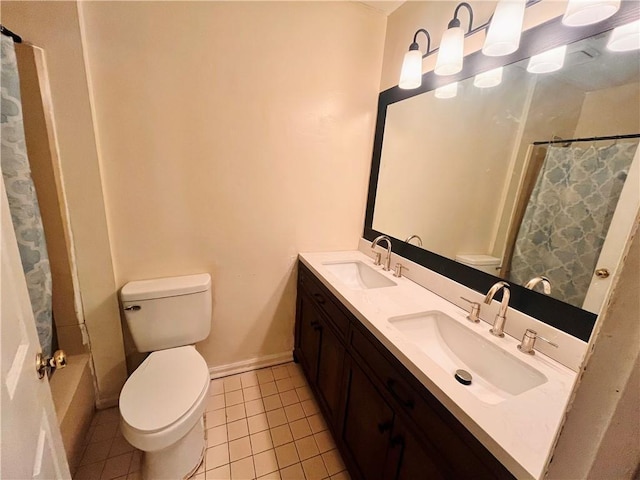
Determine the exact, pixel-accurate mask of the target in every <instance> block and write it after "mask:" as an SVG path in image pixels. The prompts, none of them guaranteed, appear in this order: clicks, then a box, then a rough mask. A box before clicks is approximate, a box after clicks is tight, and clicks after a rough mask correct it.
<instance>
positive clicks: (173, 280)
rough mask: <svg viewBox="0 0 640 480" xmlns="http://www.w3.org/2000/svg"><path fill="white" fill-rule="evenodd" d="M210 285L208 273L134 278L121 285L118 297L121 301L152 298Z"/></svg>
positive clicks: (181, 293) (200, 289) (196, 289)
mask: <svg viewBox="0 0 640 480" xmlns="http://www.w3.org/2000/svg"><path fill="white" fill-rule="evenodd" d="M210 287H211V275H209V274H208V273H199V274H197V275H184V276H181V277H167V278H154V279H151V280H136V281H133V282H129V283H127V284H126V285H125V286H124V287H122V290H121V291H120V298H122V301H123V302H130V301H134V300H152V299H154V298H165V297H174V296H177V295H188V294H190V293H199V292H204V291H206V290H207V289H208V288H210Z"/></svg>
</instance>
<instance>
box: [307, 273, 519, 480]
mask: <svg viewBox="0 0 640 480" xmlns="http://www.w3.org/2000/svg"><path fill="white" fill-rule="evenodd" d="M298 271H299V277H298V302H297V312H296V344H295V351H294V356H295V358H296V360H298V361H299V362H300V363H301V364H302V367H303V370H304V371H305V374H306V376H307V379H308V380H309V384H310V385H311V388H312V389H313V390H314V393H315V394H316V397H317V398H318V400H319V404H320V408H321V409H322V411H323V413H324V415H325V417H326V419H327V420H328V424H329V427H330V428H331V430H332V433H333V436H334V438H335V439H336V444H337V446H338V448H339V449H340V452H341V453H342V456H343V459H344V461H345V463H346V465H347V467H348V469H349V472H350V474H351V476H352V477H353V478H354V479H360V480H420V479H425V480H426V479H429V480H437V479H458V478H474V479H494V478H505V479H507V478H510V479H512V478H514V477H513V476H512V475H511V474H510V473H509V471H508V470H507V469H506V468H505V467H504V466H503V465H502V464H501V463H500V462H499V461H498V460H497V459H496V458H495V457H494V456H493V455H492V454H491V453H490V452H489V451H488V450H487V449H486V448H485V447H484V446H483V445H482V444H481V443H480V442H479V441H478V440H477V439H476V438H475V437H474V436H473V435H472V434H471V433H470V432H469V431H468V430H467V429H466V428H465V427H464V426H463V425H462V424H461V423H460V422H459V421H458V420H457V419H456V418H455V417H454V416H453V414H451V412H449V411H448V410H447V409H446V408H445V407H444V406H443V405H442V404H441V403H440V402H439V401H438V400H437V399H436V398H435V397H434V396H433V395H432V394H431V392H429V390H428V389H427V388H425V387H424V385H422V384H421V383H420V382H419V381H418V380H417V379H416V378H415V377H414V376H413V375H412V374H411V373H410V372H409V371H408V370H407V369H406V368H405V367H404V366H403V365H402V364H401V363H400V362H399V361H398V360H397V359H396V358H395V357H394V356H393V355H392V354H391V353H390V352H389V351H388V350H387V349H386V347H385V346H384V345H383V344H382V343H380V341H379V340H378V339H376V338H375V336H374V335H373V334H372V333H371V332H369V331H368V330H367V329H366V328H365V327H364V326H363V325H362V323H361V322H360V321H359V320H357V319H356V318H355V317H354V316H353V315H352V314H351V313H350V312H349V311H348V310H346V308H345V307H344V306H343V305H342V304H341V303H340V301H339V300H338V299H337V298H336V297H335V296H334V295H333V294H332V293H331V292H330V291H329V290H328V289H327V288H326V287H325V286H324V285H323V284H322V282H321V281H320V280H319V279H317V278H316V277H315V276H314V275H313V273H312V272H311V271H310V270H309V269H308V268H307V267H305V266H304V265H303V264H300V265H299V270H298Z"/></svg>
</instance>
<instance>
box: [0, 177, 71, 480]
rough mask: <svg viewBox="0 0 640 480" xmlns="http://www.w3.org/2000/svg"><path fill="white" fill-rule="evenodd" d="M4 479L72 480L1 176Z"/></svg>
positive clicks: (0, 461)
mask: <svg viewBox="0 0 640 480" xmlns="http://www.w3.org/2000/svg"><path fill="white" fill-rule="evenodd" d="M0 190H1V192H0V202H1V203H2V205H1V207H2V209H1V210H0V220H1V222H0V225H1V228H2V231H1V236H2V242H1V243H0V253H1V256H2V264H1V267H0V361H1V362H2V363H1V364H0V369H1V373H0V375H1V376H0V378H1V381H2V397H1V403H0V411H1V414H0V478H1V479H3V480H26V479H30V478H37V479H49V480H53V479H55V480H57V479H70V478H71V474H70V473H69V466H68V464H67V459H66V455H65V452H64V447H63V445H62V437H61V436H60V429H59V428H58V420H57V418H56V413H55V411H54V408H53V400H52V398H51V390H50V388H49V381H48V380H47V377H46V375H45V377H44V378H43V379H39V378H38V374H37V372H36V367H35V364H36V362H35V359H36V354H37V353H38V352H40V343H39V341H38V334H37V332H36V326H35V322H34V320H33V313H32V311H31V304H30V301H29V294H28V292H27V284H26V282H25V279H24V273H23V271H22V264H21V262H20V254H19V253H18V245H17V242H16V237H15V233H14V231H13V225H12V223H11V216H10V213H9V205H8V202H7V195H6V192H5V189H4V182H2V180H1V179H0Z"/></svg>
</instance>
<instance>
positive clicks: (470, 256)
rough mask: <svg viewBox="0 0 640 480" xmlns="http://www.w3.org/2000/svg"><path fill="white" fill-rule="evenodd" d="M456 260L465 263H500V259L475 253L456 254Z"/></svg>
mask: <svg viewBox="0 0 640 480" xmlns="http://www.w3.org/2000/svg"><path fill="white" fill-rule="evenodd" d="M456 260H457V261H458V262H460V263H464V264H466V265H500V259H499V258H497V257H492V256H491V255H483V254H476V253H467V254H458V255H456Z"/></svg>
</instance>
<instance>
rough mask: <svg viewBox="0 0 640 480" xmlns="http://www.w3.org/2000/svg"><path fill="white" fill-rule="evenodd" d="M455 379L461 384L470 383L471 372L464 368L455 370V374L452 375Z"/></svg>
mask: <svg viewBox="0 0 640 480" xmlns="http://www.w3.org/2000/svg"><path fill="white" fill-rule="evenodd" d="M454 377H456V380H457V381H459V382H460V383H461V384H463V385H471V379H472V377H471V374H470V373H469V372H467V371H466V370H462V369H460V370H456V374H455V375H454Z"/></svg>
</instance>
